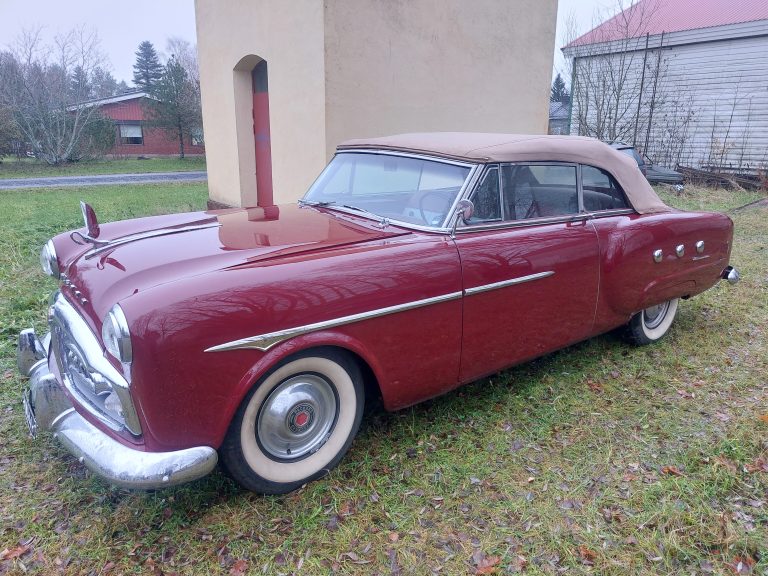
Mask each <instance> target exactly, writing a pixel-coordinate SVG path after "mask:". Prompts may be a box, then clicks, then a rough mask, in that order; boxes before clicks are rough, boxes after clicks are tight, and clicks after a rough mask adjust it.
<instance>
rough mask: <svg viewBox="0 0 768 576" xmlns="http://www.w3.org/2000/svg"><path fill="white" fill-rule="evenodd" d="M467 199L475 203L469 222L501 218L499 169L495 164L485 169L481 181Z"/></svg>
mask: <svg viewBox="0 0 768 576" xmlns="http://www.w3.org/2000/svg"><path fill="white" fill-rule="evenodd" d="M469 199H470V200H471V201H472V203H473V204H474V205H475V214H474V215H473V216H472V219H471V220H470V221H469V224H479V223H481V222H492V221H494V220H501V203H500V200H499V169H498V168H497V167H496V166H494V167H493V168H490V169H488V170H487V171H486V173H485V176H483V179H482V181H481V182H480V184H479V185H478V187H477V188H475V191H474V192H473V193H472V196H470V197H469Z"/></svg>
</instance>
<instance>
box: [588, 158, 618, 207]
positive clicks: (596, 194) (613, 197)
mask: <svg viewBox="0 0 768 576" xmlns="http://www.w3.org/2000/svg"><path fill="white" fill-rule="evenodd" d="M581 188H582V191H583V193H584V209H585V210H587V211H589V212H596V211H599V210H619V209H622V208H629V204H627V200H626V198H625V197H624V192H623V191H622V189H621V187H620V186H619V184H618V182H616V180H615V179H614V177H613V176H611V175H610V174H609V173H608V172H606V171H605V170H601V169H600V168H595V167H594V166H582V167H581Z"/></svg>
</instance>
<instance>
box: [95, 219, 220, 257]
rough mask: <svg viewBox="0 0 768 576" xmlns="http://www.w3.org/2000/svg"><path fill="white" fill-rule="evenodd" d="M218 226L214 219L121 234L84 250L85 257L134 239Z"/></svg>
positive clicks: (96, 254)
mask: <svg viewBox="0 0 768 576" xmlns="http://www.w3.org/2000/svg"><path fill="white" fill-rule="evenodd" d="M219 226H221V223H220V222H218V221H216V222H211V223H208V224H194V225H191V226H181V227H180V228H164V229H162V230H152V231H150V232H142V233H140V234H132V235H130V236H122V237H120V238H115V239H114V240H106V241H105V243H104V244H100V245H98V246H94V248H93V249H92V250H89V251H88V252H86V254H85V259H86V260H89V259H91V258H94V257H95V256H98V255H99V254H101V253H102V252H106V251H107V250H111V249H112V248H115V247H117V246H122V245H123V244H128V243H129V242H134V241H136V240H144V239H146V238H156V237H158V236H168V235H169V234H178V233H180V232H192V231H194V230H205V229H206V228H218V227H219Z"/></svg>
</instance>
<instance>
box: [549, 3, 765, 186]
mask: <svg viewBox="0 0 768 576" xmlns="http://www.w3.org/2000/svg"><path fill="white" fill-rule="evenodd" d="M563 53H564V54H565V56H566V58H572V59H573V74H572V76H573V78H572V93H573V110H572V112H571V133H572V134H586V135H590V136H596V137H598V138H601V139H604V140H622V141H624V142H627V143H632V144H635V145H636V146H637V147H639V148H640V149H644V151H645V152H646V153H647V154H648V156H650V157H651V158H652V159H653V160H655V161H656V162H658V163H661V164H664V165H667V166H670V167H674V166H675V165H676V164H681V165H684V166H694V167H701V168H705V169H714V170H721V171H733V172H752V173H754V172H755V171H757V170H759V169H766V168H768V1H766V0H733V1H732V2H728V3H725V2H723V0H640V1H639V2H637V3H636V4H634V5H633V6H631V7H630V8H628V9H627V10H625V11H624V12H622V13H620V14H618V15H617V16H615V17H614V18H612V19H610V20H608V21H606V22H605V23H603V24H601V25H600V26H598V27H597V28H595V29H593V30H591V31H590V32H588V33H587V34H585V35H583V36H581V37H580V38H578V39H576V40H575V41H573V42H571V43H570V44H569V45H568V46H566V47H565V48H563ZM646 143H647V147H646Z"/></svg>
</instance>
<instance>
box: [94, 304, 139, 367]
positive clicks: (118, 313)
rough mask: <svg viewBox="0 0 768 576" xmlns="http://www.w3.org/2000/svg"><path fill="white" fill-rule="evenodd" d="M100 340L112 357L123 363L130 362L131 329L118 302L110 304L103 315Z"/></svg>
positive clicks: (131, 350)
mask: <svg viewBox="0 0 768 576" xmlns="http://www.w3.org/2000/svg"><path fill="white" fill-rule="evenodd" d="M101 340H102V342H103V343H104V348H106V350H107V352H109V353H110V354H111V355H112V356H113V357H115V358H116V359H117V360H119V361H120V362H122V363H123V364H130V363H131V361H132V360H133V347H132V346H131V331H130V329H129V328H128V321H127V320H126V318H125V314H124V313H123V309H122V308H121V307H120V305H119V304H115V305H114V306H112V308H111V309H110V311H109V312H107V315H106V316H105V317H104V321H103V322H102V325H101Z"/></svg>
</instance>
